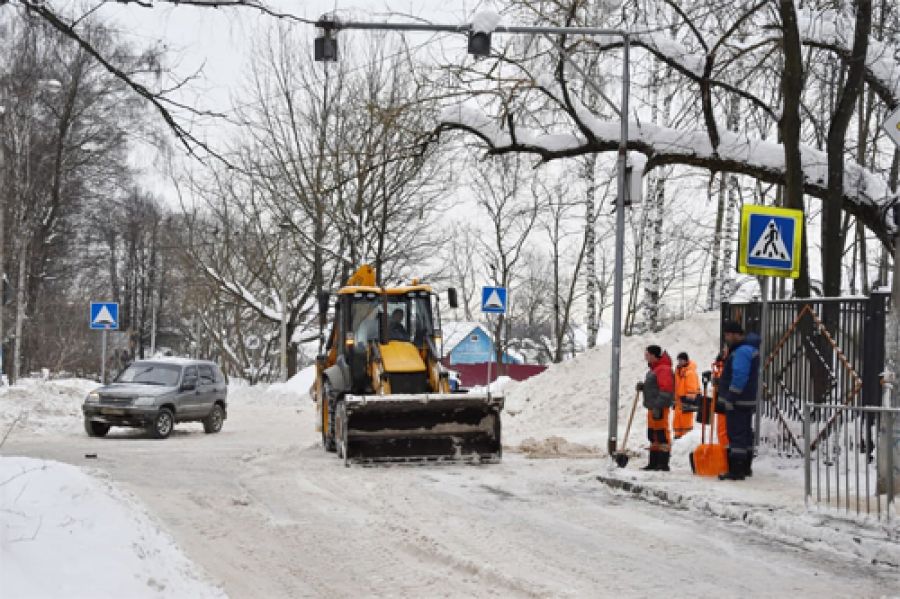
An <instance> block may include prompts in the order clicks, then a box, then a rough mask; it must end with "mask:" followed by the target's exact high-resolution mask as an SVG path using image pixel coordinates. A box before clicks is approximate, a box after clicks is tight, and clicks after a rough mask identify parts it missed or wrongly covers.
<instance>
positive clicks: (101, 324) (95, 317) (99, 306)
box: [91, 302, 119, 331]
mask: <svg viewBox="0 0 900 599" xmlns="http://www.w3.org/2000/svg"><path fill="white" fill-rule="evenodd" d="M91 328H92V329H99V330H105V329H108V330H113V331H115V330H118V328H119V304H118V303H116V302H91Z"/></svg>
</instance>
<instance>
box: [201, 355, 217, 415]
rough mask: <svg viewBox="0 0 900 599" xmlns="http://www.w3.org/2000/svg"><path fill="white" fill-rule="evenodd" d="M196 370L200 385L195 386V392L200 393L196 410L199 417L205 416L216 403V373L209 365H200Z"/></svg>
mask: <svg viewBox="0 0 900 599" xmlns="http://www.w3.org/2000/svg"><path fill="white" fill-rule="evenodd" d="M197 369H198V371H199V373H200V384H199V385H198V386H197V390H198V391H199V392H200V393H199V395H198V396H197V397H198V398H199V401H198V402H197V409H198V410H199V412H200V415H201V416H206V415H207V414H209V411H210V410H212V406H213V403H214V402H215V401H216V373H215V372H213V368H212V366H211V365H209V364H200V365H199V366H198V367H197Z"/></svg>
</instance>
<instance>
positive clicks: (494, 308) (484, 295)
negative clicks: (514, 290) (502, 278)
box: [481, 287, 507, 314]
mask: <svg viewBox="0 0 900 599" xmlns="http://www.w3.org/2000/svg"><path fill="white" fill-rule="evenodd" d="M506 300H507V295H506V287H482V288H481V311H482V312H487V313H488V314H505V313H506Z"/></svg>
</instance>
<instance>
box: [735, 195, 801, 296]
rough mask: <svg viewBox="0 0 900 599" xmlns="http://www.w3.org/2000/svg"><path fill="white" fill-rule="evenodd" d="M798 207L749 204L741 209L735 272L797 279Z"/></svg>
mask: <svg viewBox="0 0 900 599" xmlns="http://www.w3.org/2000/svg"><path fill="white" fill-rule="evenodd" d="M802 236H803V213H802V212H801V211H800V210H791V209H788V208H774V207H771V206H751V205H749V204H745V205H744V207H743V208H742V209H741V239H740V247H739V251H738V272H741V273H745V274H750V275H762V276H769V277H786V278H791V279H796V278H797V277H798V276H800V241H801V239H802Z"/></svg>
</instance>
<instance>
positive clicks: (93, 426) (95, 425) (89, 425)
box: [84, 418, 109, 437]
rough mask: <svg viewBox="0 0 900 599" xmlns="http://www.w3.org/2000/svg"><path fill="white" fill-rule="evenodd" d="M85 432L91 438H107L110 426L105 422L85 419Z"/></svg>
mask: <svg viewBox="0 0 900 599" xmlns="http://www.w3.org/2000/svg"><path fill="white" fill-rule="evenodd" d="M84 432H86V433H87V434H88V436H89V437H105V436H106V433H108V432H109V425H108V424H106V423H105V422H94V421H93V420H90V419H89V418H85V419H84Z"/></svg>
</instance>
